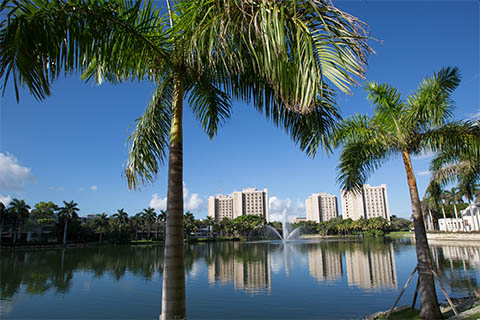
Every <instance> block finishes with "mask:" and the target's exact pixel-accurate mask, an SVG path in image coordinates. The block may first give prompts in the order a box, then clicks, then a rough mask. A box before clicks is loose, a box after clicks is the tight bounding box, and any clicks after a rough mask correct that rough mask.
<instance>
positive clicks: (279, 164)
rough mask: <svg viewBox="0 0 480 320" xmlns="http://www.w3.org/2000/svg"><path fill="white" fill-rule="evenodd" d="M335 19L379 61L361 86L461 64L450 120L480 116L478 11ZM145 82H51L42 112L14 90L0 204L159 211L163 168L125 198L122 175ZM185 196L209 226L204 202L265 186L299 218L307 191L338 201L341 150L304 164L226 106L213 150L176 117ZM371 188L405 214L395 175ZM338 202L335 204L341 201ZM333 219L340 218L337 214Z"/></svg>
mask: <svg viewBox="0 0 480 320" xmlns="http://www.w3.org/2000/svg"><path fill="white" fill-rule="evenodd" d="M334 3H335V5H337V6H338V7H339V8H340V9H342V10H344V11H347V12H349V13H350V14H353V15H355V16H357V17H359V18H360V19H362V20H363V21H365V22H366V23H367V24H368V25H369V29H370V32H371V35H372V37H374V38H376V39H378V40H380V41H379V42H376V41H372V42H371V45H372V46H373V47H374V49H375V51H376V54H375V55H372V56H370V58H369V60H368V63H369V66H368V72H367V80H370V81H373V80H374V81H377V82H380V83H383V82H387V83H389V84H391V85H393V86H395V87H397V88H398V89H399V90H400V91H401V92H402V94H403V96H404V97H405V96H406V95H407V94H408V93H410V92H412V91H413V90H414V89H415V88H416V87H417V85H418V84H419V82H420V81H421V80H422V79H423V78H425V77H427V76H430V75H432V73H433V72H436V71H438V70H440V68H442V67H444V66H457V67H459V68H460V70H461V72H462V83H461V85H460V87H459V88H458V89H457V90H456V91H455V92H454V95H453V98H454V100H455V103H456V106H457V108H456V110H455V117H456V118H457V119H466V118H472V117H479V116H480V102H479V101H480V99H479V88H480V65H479V57H480V50H479V39H480V36H479V35H480V25H479V17H480V8H479V6H480V2H479V1H360V0H359V1H334ZM153 89H154V87H153V85H152V84H150V83H131V82H127V83H124V84H120V85H110V84H103V85H101V86H98V85H95V84H93V83H84V82H82V81H81V80H79V76H78V75H71V76H68V77H66V78H61V79H59V80H58V81H57V82H56V83H54V86H53V91H52V96H51V97H49V98H47V99H46V100H44V101H42V102H38V101H36V100H34V99H33V98H32V97H31V96H29V94H28V92H27V91H24V92H22V95H21V101H20V103H19V104H17V103H16V101H15V95H14V92H13V88H12V87H7V92H6V94H5V96H4V97H2V98H1V105H0V200H1V199H4V200H8V199H11V198H21V199H25V200H26V201H27V203H29V204H30V205H31V206H32V207H33V205H34V204H35V203H36V202H39V201H49V200H51V201H53V202H55V203H57V204H61V203H62V201H63V200H66V201H70V200H75V201H76V202H77V203H78V204H79V208H80V209H81V211H80V214H81V215H84V214H88V213H101V212H106V213H107V214H113V213H114V212H115V211H116V210H117V209H120V208H125V210H126V211H127V212H128V213H129V214H135V213H137V212H139V211H141V210H142V209H143V208H146V207H148V206H149V205H154V206H155V207H157V208H160V207H162V206H164V204H165V197H166V187H167V179H166V173H167V170H166V168H164V169H163V170H162V171H161V172H160V174H159V175H158V179H157V181H156V183H155V184H153V185H149V186H145V187H143V188H142V190H141V191H140V192H139V191H129V190H128V188H127V185H126V181H125V179H124V178H123V177H122V167H123V164H124V163H125V161H126V159H127V148H126V138H127V137H128V134H129V132H130V129H131V126H132V124H133V121H134V120H135V119H136V118H138V117H139V116H140V115H141V114H142V113H143V111H144V110H145V106H146V104H147V101H148V100H149V98H150V96H151V94H152V92H153ZM337 103H338V106H339V108H340V110H341V112H342V115H343V116H344V117H348V116H349V115H351V114H353V113H368V114H371V113H372V110H373V108H372V107H371V105H370V104H369V102H368V101H367V100H366V94H365V92H364V91H363V90H362V89H361V88H357V89H354V90H353V95H351V96H346V95H343V94H341V93H339V94H338V97H337ZM184 119H185V120H184V193H185V201H186V208H187V209H190V210H191V211H192V212H193V213H194V214H195V216H196V217H205V216H206V213H207V210H206V208H207V205H206V204H207V198H208V196H210V195H216V194H219V193H222V194H228V193H231V192H233V191H234V190H240V189H242V188H247V187H257V188H259V189H263V188H268V189H269V194H270V197H271V199H270V202H271V211H273V213H274V214H275V213H280V212H281V210H282V209H283V208H287V211H288V212H289V214H291V215H299V216H302V215H304V210H305V209H304V208H303V204H304V201H305V199H306V198H307V197H308V196H309V195H311V194H312V193H317V192H328V193H332V194H336V195H338V196H339V187H338V185H337V183H336V164H337V158H338V154H339V150H337V151H335V153H334V154H333V155H331V156H330V157H327V156H326V155H325V154H322V153H319V154H318V155H317V156H316V158H315V159H309V158H307V157H306V156H305V155H304V154H303V153H302V152H301V151H300V150H298V148H296V147H295V145H294V144H293V143H292V142H291V140H290V138H289V137H288V136H287V135H286V134H285V132H284V131H283V130H281V129H278V128H275V127H274V126H273V125H272V124H271V123H270V122H269V121H268V120H266V119H265V117H264V116H262V115H261V114H259V113H258V112H257V111H255V110H254V109H253V107H252V106H249V105H245V104H243V103H241V102H235V103H234V112H233V116H232V119H231V120H230V121H229V122H228V123H227V124H226V125H225V126H224V127H223V128H222V129H221V130H220V131H219V135H218V136H217V137H215V138H214V139H213V140H210V139H209V138H208V137H207V135H206V134H204V133H203V132H202V130H201V128H200V126H199V124H198V122H197V121H196V119H195V118H194V117H193V116H192V114H191V112H190V110H189V108H188V106H187V107H186V108H185V113H184ZM429 160H430V158H429V157H428V155H427V156H425V157H419V158H417V159H415V160H414V162H413V165H414V170H415V172H416V173H417V179H418V186H419V191H420V194H421V195H422V196H423V193H424V190H425V188H426V185H427V183H428V179H429V175H428V174H425V173H426V171H427V170H428V163H429ZM368 183H369V184H371V185H378V184H382V183H386V184H387V188H388V194H389V204H390V210H391V213H392V214H396V215H399V216H402V217H408V216H409V215H410V201H409V195H408V189H407V184H406V178H405V173H404V170H403V165H402V163H401V160H400V159H399V158H397V159H395V160H392V161H390V162H389V163H388V164H387V165H385V166H384V167H383V168H381V169H380V170H378V171H377V172H376V173H375V174H373V175H372V176H371V178H370V179H369V181H368ZM339 204H340V201H339ZM340 211H341V209H340Z"/></svg>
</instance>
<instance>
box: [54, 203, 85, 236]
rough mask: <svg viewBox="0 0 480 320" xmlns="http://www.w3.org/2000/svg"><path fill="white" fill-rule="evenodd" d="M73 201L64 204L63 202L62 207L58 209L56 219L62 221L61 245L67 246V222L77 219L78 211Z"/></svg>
mask: <svg viewBox="0 0 480 320" xmlns="http://www.w3.org/2000/svg"><path fill="white" fill-rule="evenodd" d="M77 205H78V204H77V203H76V202H75V201H73V200H72V201H70V202H66V201H63V207H60V208H58V217H59V218H60V219H61V220H62V221H63V223H64V228H63V244H67V228H68V222H69V221H70V220H72V219H74V218H77V217H78V216H77V211H80V209H79V208H78V207H77Z"/></svg>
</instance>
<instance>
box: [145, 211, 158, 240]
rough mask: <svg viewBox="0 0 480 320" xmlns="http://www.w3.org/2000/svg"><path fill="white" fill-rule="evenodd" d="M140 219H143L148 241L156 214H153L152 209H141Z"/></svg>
mask: <svg viewBox="0 0 480 320" xmlns="http://www.w3.org/2000/svg"><path fill="white" fill-rule="evenodd" d="M142 218H143V222H144V223H145V224H146V225H147V227H148V239H150V238H151V237H150V232H151V230H152V224H153V223H155V221H156V220H157V213H156V212H155V209H153V208H146V209H143V213H142Z"/></svg>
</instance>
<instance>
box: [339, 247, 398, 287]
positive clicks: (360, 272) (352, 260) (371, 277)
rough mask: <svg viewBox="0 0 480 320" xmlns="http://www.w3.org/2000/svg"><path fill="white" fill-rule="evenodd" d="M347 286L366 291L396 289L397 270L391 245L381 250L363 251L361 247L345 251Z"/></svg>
mask: <svg viewBox="0 0 480 320" xmlns="http://www.w3.org/2000/svg"><path fill="white" fill-rule="evenodd" d="M345 264H346V266H347V278H348V285H349V286H358V287H361V288H368V289H379V288H394V289H396V288H397V285H398V282H397V269H396V267H395V255H394V252H393V244H390V245H386V246H385V247H384V248H382V250H369V251H364V250H362V248H361V247H358V248H355V249H352V250H346V251H345Z"/></svg>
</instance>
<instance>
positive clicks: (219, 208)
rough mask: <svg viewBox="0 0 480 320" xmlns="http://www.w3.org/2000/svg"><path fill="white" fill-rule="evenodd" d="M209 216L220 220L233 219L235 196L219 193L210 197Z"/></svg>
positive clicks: (217, 220)
mask: <svg viewBox="0 0 480 320" xmlns="http://www.w3.org/2000/svg"><path fill="white" fill-rule="evenodd" d="M208 216H209V217H212V218H213V219H215V221H216V222H220V221H221V220H222V219H223V218H230V219H233V198H232V197H230V196H225V195H219V196H218V197H217V198H215V197H213V196H212V197H209V198H208Z"/></svg>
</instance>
